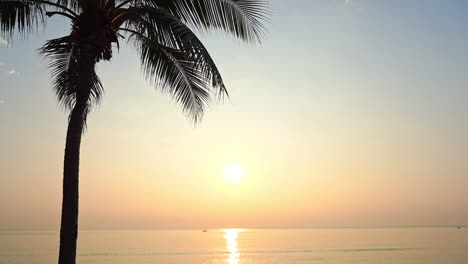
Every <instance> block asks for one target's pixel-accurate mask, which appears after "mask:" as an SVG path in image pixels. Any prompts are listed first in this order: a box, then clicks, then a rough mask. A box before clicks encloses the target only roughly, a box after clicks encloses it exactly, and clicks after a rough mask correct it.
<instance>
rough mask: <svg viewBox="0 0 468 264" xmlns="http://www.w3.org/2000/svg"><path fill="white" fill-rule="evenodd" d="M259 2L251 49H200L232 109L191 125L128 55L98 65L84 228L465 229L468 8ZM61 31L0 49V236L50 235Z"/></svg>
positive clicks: (63, 27)
mask: <svg viewBox="0 0 468 264" xmlns="http://www.w3.org/2000/svg"><path fill="white" fill-rule="evenodd" d="M271 6H272V13H273V15H272V21H271V23H270V24H269V25H268V28H269V33H268V36H267V38H266V39H265V40H264V42H263V44H262V45H261V46H259V45H257V46H249V45H245V44H241V43H240V42H239V41H236V40H233V39H232V38H230V37H226V36H225V35H223V34H214V35H209V36H202V38H203V39H204V41H205V43H206V46H207V47H208V48H209V49H210V50H211V53H212V56H213V57H214V59H215V61H216V62H217V64H218V66H219V68H220V70H221V72H222V74H223V77H224V79H225V82H226V84H227V87H228V89H229V92H230V95H231V101H230V102H229V101H228V102H225V103H224V104H222V105H213V106H212V107H211V108H210V109H209V111H208V112H207V114H206V115H205V118H204V120H203V122H202V123H201V124H200V125H199V126H198V127H193V126H192V125H191V123H190V121H188V120H187V119H186V118H185V116H184V115H183V113H182V111H181V107H180V106H179V105H177V104H175V103H174V102H173V101H172V100H171V98H170V96H169V95H167V94H163V93H161V92H159V91H156V92H155V90H154V89H153V87H151V86H150V85H149V84H148V83H147V82H146V81H145V80H144V78H143V76H142V74H141V72H140V68H139V60H138V58H137V56H136V54H135V52H133V51H132V50H131V49H130V48H122V49H121V50H120V52H119V53H118V54H117V52H116V53H115V56H114V58H113V60H112V62H111V63H108V62H105V63H100V64H99V66H98V72H99V74H100V75H101V78H102V81H103V83H104V86H105V90H106V95H105V98H104V100H103V103H102V105H101V106H100V107H99V108H98V109H96V111H93V113H92V114H91V115H90V117H89V121H88V130H87V132H86V134H85V137H84V140H83V144H82V152H81V154H82V158H81V171H80V172H81V176H80V177H81V178H80V191H81V193H80V228H82V229H114V228H218V227H264V228H269V227H316V226H324V227H325V226H326V227H334V226H388V225H461V224H468V195H467V189H468V138H467V135H468V103H467V101H468V74H467V72H468V23H467V21H466V14H467V11H468V2H467V1H465V0H459V1H455V0H453V1H439V0H419V1H417V0H413V1H407V0H391V1H390V0H386V1H384V0H381V1H379V0H347V1H345V0H320V1H319V0H314V1H310V0H289V1H286V0H274V1H272V5H271ZM69 27H70V26H69V25H68V23H63V21H61V20H60V19H56V18H52V19H50V20H49V23H48V27H47V30H46V31H45V32H44V33H42V32H40V33H39V34H38V35H32V36H31V37H29V39H27V40H22V39H19V38H16V39H15V40H14V41H13V43H6V42H5V41H3V40H0V129H1V137H0V149H1V150H0V229H58V228H59V220H60V206H61V188H62V186H61V181H62V166H63V164H62V162H63V150H64V144H65V132H66V131H65V130H66V123H67V113H66V112H64V111H62V110H60V109H59V107H58V104H57V102H56V98H55V96H54V94H53V93H52V92H51V89H50V80H49V77H50V74H49V71H48V69H47V61H43V60H42V59H41V57H40V56H39V55H38V54H37V51H36V49H37V48H39V47H40V46H41V45H42V43H44V41H45V40H46V39H50V38H53V37H59V36H62V35H64V34H65V32H67V30H68V29H69ZM230 163H237V164H239V166H241V167H242V168H243V169H244V171H245V176H244V177H243V178H242V179H241V181H239V182H238V183H235V184H232V183H229V182H228V181H226V180H225V179H224V178H223V175H222V171H223V168H224V167H226V166H227V165H228V164H230Z"/></svg>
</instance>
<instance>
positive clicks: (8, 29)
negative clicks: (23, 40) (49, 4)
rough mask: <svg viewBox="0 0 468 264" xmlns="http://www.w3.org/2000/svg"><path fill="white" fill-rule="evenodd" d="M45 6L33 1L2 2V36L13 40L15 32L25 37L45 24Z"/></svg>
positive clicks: (0, 11) (0, 20) (12, 0)
mask: <svg viewBox="0 0 468 264" xmlns="http://www.w3.org/2000/svg"><path fill="white" fill-rule="evenodd" d="M44 8H45V5H44V4H43V3H38V2H36V1H31V0H0V34H1V35H2V36H3V37H5V38H7V39H11V38H12V36H13V33H14V31H15V30H18V32H19V33H20V34H22V35H23V36H25V35H26V34H28V33H31V32H33V31H34V30H37V28H38V27H39V26H40V25H43V24H44V23H45V9H44Z"/></svg>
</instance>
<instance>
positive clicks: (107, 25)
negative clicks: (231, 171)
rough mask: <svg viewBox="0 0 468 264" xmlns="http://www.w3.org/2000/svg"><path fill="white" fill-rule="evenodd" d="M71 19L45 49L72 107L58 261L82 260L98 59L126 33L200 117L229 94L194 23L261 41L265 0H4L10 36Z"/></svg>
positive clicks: (0, 28) (147, 65) (156, 75)
mask: <svg viewBox="0 0 468 264" xmlns="http://www.w3.org/2000/svg"><path fill="white" fill-rule="evenodd" d="M56 15H57V16H63V17H66V18H68V19H69V20H70V21H71V26H72V27H71V33H70V34H69V35H68V36H64V37H61V38H57V39H52V40H48V41H47V42H46V44H45V45H44V46H43V47H42V48H40V49H39V51H40V53H41V54H42V55H44V56H45V57H47V58H49V60H50V64H49V66H50V68H51V70H52V77H53V82H52V85H53V88H54V91H55V93H56V94H57V97H58V100H59V102H60V103H61V104H63V106H65V107H66V108H67V109H69V110H70V111H71V112H70V115H69V121H68V129H67V136H66V145H65V158H64V170H63V200H62V218H61V229H60V253H59V263H60V264H73V263H75V262H76V241H77V233H78V179H79V177H78V176H79V157H80V144H81V136H82V134H83V129H84V128H85V126H86V118H87V115H88V113H89V112H90V111H91V109H92V107H93V106H95V105H97V104H99V102H100V101H101V98H102V95H103V86H102V84H101V82H100V80H99V77H98V76H97V75H96V72H95V66H96V64H97V63H98V62H100V61H102V60H110V59H111V58H112V49H113V47H114V46H116V47H117V48H118V47H119V40H120V39H124V38H126V39H127V40H128V41H129V43H131V44H133V46H134V47H135V48H136V50H137V51H138V53H139V55H140V60H141V65H142V69H143V72H144V73H145V75H146V77H147V79H149V80H150V81H151V82H152V83H154V84H155V85H156V86H157V87H159V88H161V89H162V90H164V91H167V92H169V93H170V94H171V95H172V96H173V97H174V98H175V100H176V101H177V102H179V103H181V104H182V106H183V109H184V111H185V112H186V113H187V115H188V116H189V117H190V118H191V119H192V120H193V121H194V122H195V123H196V122H199V121H200V119H201V117H202V116H203V113H204V110H205V106H206V104H207V103H208V102H209V101H210V100H211V99H212V98H213V97H222V96H223V95H226V94H227V92H226V88H225V86H224V83H223V80H222V78H221V75H220V73H219V72H218V69H217V68H216V65H215V63H214V62H213V60H212V58H211V57H210V54H209V53H208V51H207V50H206V48H205V47H204V46H203V44H202V42H201V41H200V40H199V39H198V37H197V36H196V35H195V34H194V32H193V31H192V29H194V30H199V31H206V30H211V29H215V30H223V31H226V32H228V33H229V34H232V35H234V36H235V37H237V38H240V39H242V40H244V41H246V42H258V41H260V39H261V37H262V34H263V32H264V27H263V23H264V22H265V21H266V20H267V15H268V4H267V2H266V0H49V1H46V0H0V34H1V35H2V36H3V37H5V38H7V39H11V38H12V37H13V34H14V33H15V32H19V33H20V34H21V35H22V36H26V35H28V34H30V33H33V32H35V31H37V29H38V28H39V27H41V26H44V25H45V24H44V23H45V22H46V20H47V18H48V17H51V16H56Z"/></svg>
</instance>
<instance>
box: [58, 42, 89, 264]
mask: <svg viewBox="0 0 468 264" xmlns="http://www.w3.org/2000/svg"><path fill="white" fill-rule="evenodd" d="M83 46H84V47H82V48H81V51H82V56H80V58H79V62H78V68H77V71H78V78H77V91H76V100H75V106H74V107H73V110H72V111H71V114H70V118H69V121H68V129H67V138H66V144H65V158H64V165H63V199H62V219H61V223H60V252H59V262H58V263H59V264H75V263H76V242H77V239H78V179H79V168H80V145H81V136H82V134H83V129H84V126H85V123H86V115H87V112H88V107H89V105H88V101H89V97H90V94H91V87H92V83H93V77H94V67H95V65H96V56H95V55H94V54H95V53H93V52H92V51H93V49H92V48H91V47H90V46H89V45H83Z"/></svg>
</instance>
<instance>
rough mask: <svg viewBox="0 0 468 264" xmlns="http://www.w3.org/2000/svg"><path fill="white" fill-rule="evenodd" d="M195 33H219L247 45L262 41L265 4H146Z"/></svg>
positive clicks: (175, 0) (232, 0)
mask: <svg viewBox="0 0 468 264" xmlns="http://www.w3.org/2000/svg"><path fill="white" fill-rule="evenodd" d="M147 2H148V4H152V5H154V6H157V7H161V8H164V9H166V10H168V11H170V12H171V13H173V14H174V16H176V17H177V18H180V19H181V20H182V21H183V22H185V23H188V24H189V25H191V26H194V27H195V28H197V29H198V30H202V31H204V30H206V29H219V30H224V31H226V32H228V33H231V34H233V35H234V36H236V37H238V38H240V39H242V40H244V41H247V42H257V41H261V39H262V37H263V34H264V31H265V28H264V26H263V24H264V22H267V21H268V15H269V10H268V2H267V1H266V0H191V1H187V0H147Z"/></svg>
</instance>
